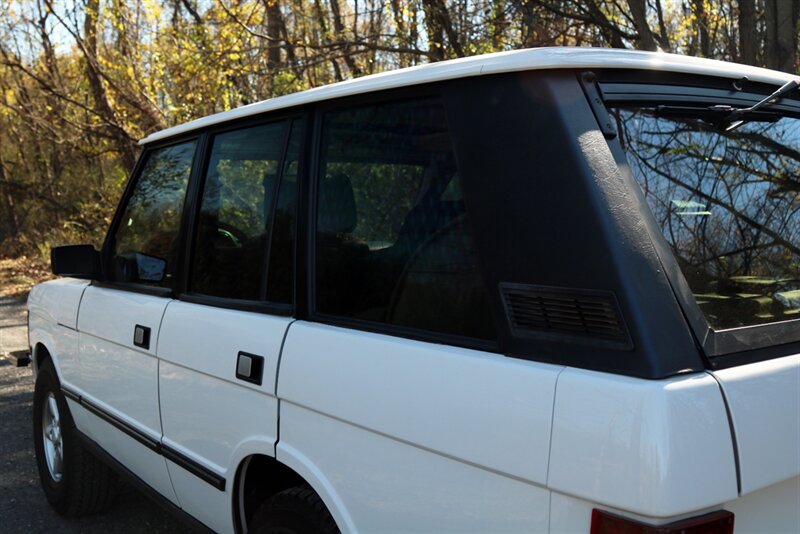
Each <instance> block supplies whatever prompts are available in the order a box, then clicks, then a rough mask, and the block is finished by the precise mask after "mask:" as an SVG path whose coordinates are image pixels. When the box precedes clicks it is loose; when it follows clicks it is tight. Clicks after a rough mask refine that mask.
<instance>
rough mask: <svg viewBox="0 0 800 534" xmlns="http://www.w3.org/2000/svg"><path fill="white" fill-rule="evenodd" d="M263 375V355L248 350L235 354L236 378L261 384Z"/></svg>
mask: <svg viewBox="0 0 800 534" xmlns="http://www.w3.org/2000/svg"><path fill="white" fill-rule="evenodd" d="M263 375H264V357H263V356H259V355H257V354H250V353H248V352H239V354H237V355H236V378H238V379H239V380H244V381H245V382H250V383H252V384H256V385H259V386H260V385H261V379H262V376H263Z"/></svg>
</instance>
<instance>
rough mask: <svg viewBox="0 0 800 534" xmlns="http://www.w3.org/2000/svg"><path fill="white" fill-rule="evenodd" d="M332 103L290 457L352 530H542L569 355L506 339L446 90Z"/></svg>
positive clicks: (284, 418) (315, 187) (288, 422)
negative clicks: (547, 353) (554, 359)
mask: <svg viewBox="0 0 800 534" xmlns="http://www.w3.org/2000/svg"><path fill="white" fill-rule="evenodd" d="M319 118H320V121H319V124H320V126H319V127H320V131H319V132H318V139H320V146H319V161H318V165H316V166H315V168H314V172H315V174H316V180H315V183H313V184H312V188H311V190H312V191H315V193H314V194H313V195H312V199H311V206H312V208H311V210H312V215H313V217H312V220H313V223H312V225H311V232H310V234H311V235H310V236H309V237H310V238H311V240H312V241H313V247H312V248H311V254H310V259H309V263H308V268H307V272H309V273H311V276H310V280H309V282H310V286H311V292H310V293H311V296H310V297H311V298H310V299H309V301H308V305H309V308H310V310H309V312H308V319H307V320H301V321H298V322H296V323H294V324H293V325H292V326H291V328H290V330H289V333H288V335H287V337H286V341H285V344H284V350H283V354H282V356H281V365H280V376H279V380H278V396H279V398H280V410H281V413H280V415H281V423H280V441H279V442H278V446H277V457H278V459H279V460H280V461H282V462H284V463H286V464H288V465H289V466H290V467H292V468H294V469H295V470H296V471H298V472H299V473H300V474H301V475H303V476H304V477H305V478H306V479H307V480H309V481H310V482H311V483H312V484H313V485H314V487H315V489H316V490H317V491H318V492H319V493H320V495H321V496H322V498H323V500H325V501H326V504H327V505H328V508H329V509H331V510H332V512H333V514H334V517H335V519H336V521H337V524H338V526H339V527H340V528H341V529H342V530H343V531H363V532H377V531H386V530H392V531H412V530H413V531H430V532H443V531H456V532H465V531H469V532H476V531H480V532H500V531H504V532H507V531H527V532H543V531H546V530H547V525H548V509H549V502H550V501H549V492H548V491H547V490H546V489H545V487H544V485H545V484H546V477H547V456H548V447H549V435H550V418H551V414H552V403H553V395H554V389H555V382H556V377H557V375H558V373H559V371H560V369H561V368H560V367H558V366H553V365H547V364H541V363H534V362H525V361H521V360H514V359H510V358H506V357H504V356H502V355H500V354H497V350H498V349H497V346H498V343H497V335H496V328H495V322H494V319H493V317H492V314H491V312H490V309H489V303H488V291H489V289H488V288H487V287H486V284H485V282H484V277H483V275H482V268H481V262H480V260H479V257H478V253H477V250H476V249H475V246H474V244H473V240H472V234H473V229H472V227H471V224H472V221H471V220H470V218H469V214H468V213H467V211H466V209H465V203H464V199H463V191H462V187H461V180H460V177H459V169H458V168H457V166H456V162H455V157H454V154H453V149H452V145H451V141H450V137H449V131H448V127H447V121H446V119H445V113H444V109H443V105H442V102H441V100H440V99H439V98H438V97H423V98H412V99H400V100H390V101H383V102H379V103H377V104H363V105H358V104H354V105H352V106H344V107H342V105H341V104H339V105H334V107H333V108H331V109H328V110H326V111H323V112H321V114H320V115H319ZM300 271H301V272H303V271H306V269H302V268H301V269H300ZM298 302H299V301H298ZM498 444H502V450H499V449H498V448H497V447H498Z"/></svg>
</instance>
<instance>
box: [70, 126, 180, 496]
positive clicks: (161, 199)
mask: <svg viewBox="0 0 800 534" xmlns="http://www.w3.org/2000/svg"><path fill="white" fill-rule="evenodd" d="M195 146H196V142H195V141H188V142H184V143H180V144H174V145H171V146H167V147H164V148H159V149H153V150H150V151H149V152H147V153H146V154H145V155H144V156H143V163H142V164H141V165H140V172H139V174H138V178H135V180H136V181H135V183H134V184H133V185H132V187H130V188H129V193H128V195H127V196H126V199H125V201H124V203H123V205H122V207H121V208H120V210H121V211H120V213H119V214H118V216H117V217H116V219H115V223H114V225H113V226H112V231H111V233H110V234H109V239H108V240H107V244H106V246H107V248H106V251H105V252H106V254H105V258H106V259H107V265H106V277H107V279H108V281H107V282H106V283H103V284H95V285H92V286H90V287H88V288H87V289H86V292H85V293H84V295H83V299H82V301H81V304H80V309H79V315H78V331H79V336H80V367H81V380H82V382H81V384H78V386H79V387H80V391H79V392H78V393H79V394H80V396H81V402H82V405H83V406H84V407H85V408H86V409H87V411H88V412H89V414H90V415H88V416H87V427H86V429H85V431H86V434H87V435H88V436H89V437H90V438H91V439H93V440H94V441H96V442H97V443H98V444H99V445H100V446H101V447H102V448H103V449H105V450H106V451H107V452H108V453H109V454H111V456H113V457H116V458H121V459H122V458H124V459H125V464H126V467H128V468H129V469H130V470H131V471H133V472H134V473H136V474H137V475H138V476H139V477H140V478H141V479H142V480H144V481H145V482H146V483H147V484H149V485H150V486H151V487H153V488H154V489H156V490H157V491H158V492H160V493H161V494H162V495H164V496H165V497H167V498H168V499H170V500H171V501H173V502H175V503H177V500H176V498H175V493H174V491H173V490H172V485H171V484H170V481H169V476H168V474H167V469H166V465H165V462H164V458H163V457H162V456H161V455H160V454H159V453H158V451H159V448H160V441H161V418H160V415H159V407H158V359H157V358H156V348H157V344H158V338H159V330H160V329H159V327H160V325H161V320H162V318H163V316H164V310H165V309H166V308H167V305H168V304H169V302H170V294H171V287H172V285H173V281H174V277H175V274H176V270H177V266H176V264H177V258H178V254H177V251H178V241H179V239H178V236H179V228H180V224H181V215H182V211H183V203H184V197H185V194H186V189H187V184H188V181H189V175H190V173H191V169H192V160H193V157H194V152H195Z"/></svg>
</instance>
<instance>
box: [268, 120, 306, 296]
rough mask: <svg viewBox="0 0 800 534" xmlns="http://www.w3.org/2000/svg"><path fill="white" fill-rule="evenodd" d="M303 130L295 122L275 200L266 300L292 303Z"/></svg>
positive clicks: (299, 124)
mask: <svg viewBox="0 0 800 534" xmlns="http://www.w3.org/2000/svg"><path fill="white" fill-rule="evenodd" d="M302 131H303V121H302V120H295V121H294V122H292V131H291V134H290V136H289V146H288V148H287V151H286V160H285V161H284V164H283V174H282V175H281V177H280V181H281V183H280V185H279V187H278V198H277V202H276V203H275V218H274V219H273V223H272V240H271V242H270V247H269V271H268V272H269V280H268V282H267V300H268V301H269V302H277V303H281V304H291V303H292V295H293V292H294V236H295V228H296V225H295V221H296V219H297V217H296V213H297V176H298V172H299V168H300V143H301V137H300V135H301V134H302Z"/></svg>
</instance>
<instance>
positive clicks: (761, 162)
mask: <svg viewBox="0 0 800 534" xmlns="http://www.w3.org/2000/svg"><path fill="white" fill-rule="evenodd" d="M703 113H705V112H703ZM613 114H614V115H615V116H616V119H617V124H618V125H619V126H620V129H621V132H620V134H621V135H620V141H621V143H622V144H623V147H624V149H625V151H626V153H627V159H628V163H629V164H630V167H631V170H632V171H633V175H634V176H635V178H636V179H637V181H638V182H639V185H640V186H641V188H642V190H643V192H644V195H645V197H646V198H647V202H648V205H649V206H650V209H651V210H652V212H653V214H654V215H655V218H656V221H657V222H658V224H659V225H660V227H661V230H662V232H663V234H664V236H665V237H666V239H667V241H668V243H669V244H670V246H671V247H672V250H673V252H674V254H675V257H676V258H677V261H678V264H679V265H680V268H681V270H682V272H683V274H684V276H685V278H686V280H687V282H688V283H689V287H690V288H691V290H692V292H693V293H694V296H695V299H696V300H697V303H698V305H699V306H700V308H701V309H702V311H703V313H704V314H705V316H706V318H707V319H708V322H709V324H710V325H711V326H712V327H713V328H714V329H716V330H722V329H730V328H736V327H743V326H752V325H759V324H765V323H774V322H779V321H786V320H791V319H800V120H798V119H797V118H792V117H788V116H774V117H771V118H769V120H771V121H773V120H774V121H775V122H746V123H745V124H743V125H741V126H740V127H738V128H736V129H732V130H730V131H726V127H727V126H728V124H726V123H723V124H716V123H715V122H714V121H713V120H709V118H708V117H704V116H703V115H702V113H701V112H694V113H692V112H689V111H681V109H676V108H667V107H658V106H653V107H634V108H621V109H617V110H614V111H613Z"/></svg>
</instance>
